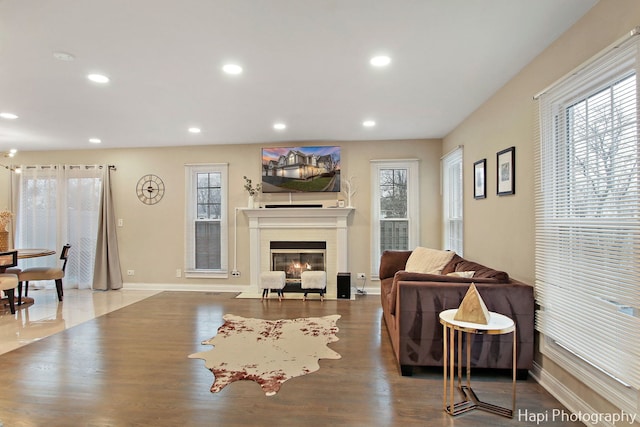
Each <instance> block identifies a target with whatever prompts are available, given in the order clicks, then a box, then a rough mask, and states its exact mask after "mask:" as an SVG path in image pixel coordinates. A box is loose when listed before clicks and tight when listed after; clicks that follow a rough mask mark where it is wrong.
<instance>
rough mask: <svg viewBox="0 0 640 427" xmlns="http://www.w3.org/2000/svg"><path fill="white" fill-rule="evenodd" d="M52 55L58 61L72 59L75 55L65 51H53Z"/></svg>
mask: <svg viewBox="0 0 640 427" xmlns="http://www.w3.org/2000/svg"><path fill="white" fill-rule="evenodd" d="M53 57H54V58H56V59H57V60H59V61H73V60H75V59H76V57H75V56H73V55H72V54H70V53H67V52H53Z"/></svg>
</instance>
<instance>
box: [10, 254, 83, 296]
mask: <svg viewBox="0 0 640 427" xmlns="http://www.w3.org/2000/svg"><path fill="white" fill-rule="evenodd" d="M70 249H71V245H70V244H68V243H67V244H66V245H64V246H63V247H62V252H61V253H60V259H61V260H62V267H31V268H25V269H24V270H22V271H21V272H20V273H18V280H19V281H20V283H21V284H24V296H25V297H26V296H29V282H33V281H35V280H55V282H56V291H57V292H58V301H62V297H63V295H64V292H63V291H62V278H63V277H64V270H65V268H66V267H67V259H68V258H69V250H70Z"/></svg>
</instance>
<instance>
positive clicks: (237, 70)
mask: <svg viewBox="0 0 640 427" xmlns="http://www.w3.org/2000/svg"><path fill="white" fill-rule="evenodd" d="M222 71H224V72H225V73H227V74H233V75H236V74H242V67H241V66H239V65H238V64H225V65H224V66H223V67H222Z"/></svg>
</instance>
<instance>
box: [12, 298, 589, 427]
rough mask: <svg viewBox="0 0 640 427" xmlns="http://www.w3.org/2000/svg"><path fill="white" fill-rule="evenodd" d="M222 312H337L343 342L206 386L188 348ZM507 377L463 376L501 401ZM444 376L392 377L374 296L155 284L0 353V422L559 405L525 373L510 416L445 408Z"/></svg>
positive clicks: (466, 420)
mask: <svg viewBox="0 0 640 427" xmlns="http://www.w3.org/2000/svg"><path fill="white" fill-rule="evenodd" d="M64 303H67V301H65V302H64ZM64 303H63V304H64ZM226 313H231V314H236V315H240V316H244V317H256V318H263V319H274V320H275V319H282V318H296V317H310V316H324V315H328V314H340V315H341V316H342V318H341V319H340V320H338V327H339V328H340V331H339V332H338V337H339V338H340V340H339V341H337V342H335V343H332V344H330V347H331V348H332V349H334V350H335V351H337V352H338V353H340V354H341V355H342V359H340V360H321V361H320V366H321V368H320V370H319V371H317V372H314V373H311V374H309V375H306V376H303V377H298V378H294V379H291V380H289V381H287V382H285V383H284V384H283V385H282V388H281V389H280V391H279V392H278V393H277V394H276V395H275V396H270V397H267V396H265V395H264V393H263V392H262V390H261V389H260V387H259V386H258V385H257V384H256V383H254V382H252V381H239V382H235V383H232V384H231V385H229V386H227V387H226V388H225V389H224V390H222V391H221V392H220V393H215V394H214V393H211V392H210V391H209V388H210V386H211V384H212V382H213V375H212V374H211V373H210V372H209V371H208V370H207V369H206V368H205V367H204V361H202V360H197V359H189V358H187V356H188V355H189V354H191V353H195V352H198V351H202V350H207V349H210V348H211V347H209V346H203V345H201V344H200V342H201V341H202V340H205V339H208V338H210V337H212V336H214V335H215V333H216V331H217V328H218V327H219V326H220V325H222V323H223V321H222V315H223V314H226ZM475 379H476V377H474V380H475ZM510 381H511V379H510V377H509V376H508V375H478V376H477V381H475V382H474V383H473V384H472V385H474V386H475V387H474V389H475V390H476V392H477V393H478V394H479V396H480V398H482V399H484V400H487V401H489V402H491V403H496V404H500V405H505V406H508V405H509V403H510V392H511V383H510ZM442 386H443V384H442V371H441V369H418V370H417V372H416V373H415V374H414V376H413V377H402V376H401V375H400V373H399V370H398V366H397V364H396V362H395V360H394V356H393V353H392V351H391V345H390V341H389V337H388V335H387V331H386V327H385V325H384V322H383V320H382V313H381V309H380V303H379V296H376V295H367V296H358V297H357V299H356V300H355V301H350V300H337V301H324V302H320V301H319V300H309V301H306V302H303V301H301V300H293V299H291V300H286V299H285V300H284V301H282V302H278V300H277V298H273V299H271V300H269V301H260V300H257V299H236V298H234V294H224V293H220V294H216V293H201V292H162V293H160V294H157V295H154V296H151V297H149V298H147V299H145V300H143V301H140V302H137V303H135V304H132V305H129V306H127V307H124V308H121V309H119V310H116V311H114V312H111V313H108V314H105V315H103V316H100V317H97V318H95V319H93V320H89V321H87V322H85V323H82V324H79V325H77V326H74V327H72V328H71V329H67V330H64V331H61V332H58V333H56V334H54V335H52V336H49V337H47V338H44V339H42V340H40V341H37V342H34V343H31V344H29V345H26V346H23V347H20V348H17V349H15V350H13V351H10V352H8V353H5V354H3V355H0V426H4V427H21V426H24V427H27V426H28V427H33V426H47V427H54V426H65V427H68V426H92V427H106V426H118V427H119V426H187V427H190V426H196V427H197V426H335V425H341V426H367V427H369V426H482V425H492V426H497V427H499V426H516V425H518V426H522V425H527V424H529V423H528V422H527V421H528V420H527V419H525V418H522V415H521V418H520V419H518V413H521V414H523V413H524V411H528V413H529V414H532V413H545V412H547V411H548V412H549V413H550V412H551V411H552V410H553V409H562V408H563V407H562V405H560V403H559V402H558V401H556V400H555V399H554V398H553V397H552V396H550V395H549V394H548V393H547V392H546V391H545V390H544V389H543V388H542V387H540V386H539V385H538V384H537V383H536V382H535V381H533V380H532V379H529V380H526V381H519V382H518V389H517V393H518V394H517V409H516V416H515V417H514V419H507V418H504V417H499V416H497V415H493V414H488V413H484V412H481V411H472V412H469V413H466V414H463V415H460V416H458V417H455V418H453V417H451V416H449V415H447V414H446V413H445V412H444V411H443V410H442ZM532 425H535V423H533V424H532ZM544 425H545V426H553V425H567V424H566V423H560V422H558V423H554V422H552V420H549V421H547V422H545V424H544ZM576 425H581V424H578V423H577V424H576Z"/></svg>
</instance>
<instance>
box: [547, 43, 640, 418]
mask: <svg viewBox="0 0 640 427" xmlns="http://www.w3.org/2000/svg"><path fill="white" fill-rule="evenodd" d="M639 39H640V37H637V36H635V37H632V38H629V39H628V40H626V41H625V42H624V43H622V44H621V45H620V46H616V49H612V50H610V51H609V52H608V53H606V54H603V55H601V56H600V57H598V58H597V59H595V60H593V61H591V63H590V64H588V65H586V66H584V67H583V68H582V69H580V70H578V71H577V72H576V73H573V74H572V75H571V76H570V77H567V78H566V79H564V80H562V81H560V82H559V83H558V84H556V85H554V86H553V87H552V88H550V89H549V90H547V91H546V92H545V93H543V94H542V95H540V97H539V106H540V132H541V134H540V141H539V147H538V150H537V159H536V291H537V300H538V302H539V304H540V310H539V311H538V313H537V317H536V328H537V329H538V330H539V331H540V332H542V333H543V334H544V338H545V341H547V342H548V341H549V340H550V341H551V343H552V344H553V345H554V346H557V347H560V348H561V349H562V350H563V351H564V352H565V353H566V352H567V351H568V353H569V354H573V359H574V360H579V361H580V363H584V362H586V363H587V364H588V365H589V366H591V367H594V368H596V369H595V370H589V369H582V368H581V367H580V366H581V365H580V364H575V363H569V364H567V363H563V360H562V358H561V357H556V356H557V355H558V354H561V353H560V352H554V351H551V346H545V345H543V346H541V351H542V352H543V353H545V354H546V355H547V356H548V357H551V358H552V359H554V360H555V361H556V362H557V363H560V364H561V365H562V366H564V367H565V369H568V370H570V371H571V372H572V374H574V375H575V376H576V377H577V378H579V379H581V380H582V381H583V382H585V383H587V384H589V385H590V386H592V387H596V388H597V387H602V388H600V389H599V390H596V391H599V392H601V393H603V394H604V393H607V397H609V398H611V399H612V402H614V403H619V404H620V405H622V406H625V405H624V404H623V403H621V402H622V400H625V399H626V398H625V397H624V394H625V393H624V390H625V389H626V390H627V392H628V391H630V390H635V391H636V392H637V390H640V317H639V315H640V313H639V311H640V217H639V215H640V191H639V186H638V179H639V177H638V172H639V171H638V157H639V155H638V153H639V148H640V146H639V144H638V124H639V123H638V104H637V103H638V96H637V95H638V86H637V81H636V73H637V67H638V53H639V52H638V49H639V43H638V42H639ZM575 356H577V357H575ZM554 357H555V358H554ZM565 360H567V359H565ZM593 372H598V373H599V374H602V373H605V374H606V377H607V378H608V379H609V383H614V382H615V383H617V384H618V386H619V387H618V388H617V389H618V390H623V392H622V393H620V394H617V393H616V392H615V391H614V390H615V389H616V387H615V386H614V387H612V388H611V386H606V385H603V384H595V381H593ZM600 383H602V382H600ZM607 387H609V388H607ZM612 393H614V395H612ZM633 396H634V394H633V393H631V397H630V398H629V399H627V402H628V404H629V405H628V406H627V408H629V407H634V406H635V405H636V402H633V400H634V397H633ZM635 396H637V393H636V394H635ZM627 397H628V396H627Z"/></svg>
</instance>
